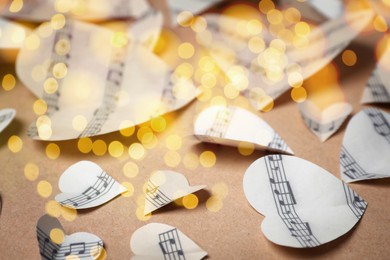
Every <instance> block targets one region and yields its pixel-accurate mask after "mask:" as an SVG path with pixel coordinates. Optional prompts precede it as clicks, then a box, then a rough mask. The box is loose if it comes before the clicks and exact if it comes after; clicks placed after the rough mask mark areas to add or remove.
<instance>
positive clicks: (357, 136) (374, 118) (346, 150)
mask: <svg viewBox="0 0 390 260" xmlns="http://www.w3.org/2000/svg"><path fill="white" fill-rule="evenodd" d="M389 154H390V114H388V113H386V112H384V111H381V110H379V109H376V108H367V109H364V110H363V111H361V112H359V113H358V114H356V115H355V116H354V117H353V118H352V119H351V121H350V122H349V124H348V126H347V130H346V132H345V136H344V139H343V146H342V148H341V153H340V173H341V178H342V179H343V180H344V181H345V182H354V181H360V180H365V179H377V178H385V177H390V171H389V169H390V161H389Z"/></svg>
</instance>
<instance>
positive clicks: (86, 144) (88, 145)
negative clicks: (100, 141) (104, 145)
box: [77, 137, 93, 153]
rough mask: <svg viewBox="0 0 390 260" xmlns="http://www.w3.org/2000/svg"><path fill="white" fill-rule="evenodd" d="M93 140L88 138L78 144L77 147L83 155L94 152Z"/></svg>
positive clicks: (80, 140)
mask: <svg viewBox="0 0 390 260" xmlns="http://www.w3.org/2000/svg"><path fill="white" fill-rule="evenodd" d="M92 145H93V143H92V140H91V139H90V138H88V137H83V138H80V139H79V140H78V142H77V147H78V149H79V151H80V152H82V153H89V152H90V151H91V150H92Z"/></svg>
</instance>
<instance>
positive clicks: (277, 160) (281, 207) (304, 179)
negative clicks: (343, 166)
mask: <svg viewBox="0 0 390 260" xmlns="http://www.w3.org/2000/svg"><path fill="white" fill-rule="evenodd" d="M244 192H245V196H246V198H247V199H248V201H249V203H250V204H251V205H252V207H253V208H255V210H256V211H258V212H259V213H260V214H262V215H264V216H265V219H264V220H263V223H262V224H261V230H262V231H263V233H264V235H265V236H266V238H267V239H269V240H270V241H272V242H274V243H276V244H279V245H282V246H288V247H296V248H305V247H316V246H319V245H322V244H324V243H327V242H329V241H332V240H334V239H336V238H338V237H340V236H342V235H343V234H345V233H347V232H348V231H349V230H351V229H352V227H353V226H354V225H355V224H356V223H357V222H358V221H359V219H360V218H361V217H362V215H363V213H364V212H365V210H366V208H367V203H366V202H365V201H364V200H363V199H362V198H361V197H360V196H359V195H358V194H357V193H356V192H354V191H353V190H352V189H350V188H349V187H348V186H347V185H346V184H345V183H343V182H342V181H340V180H339V179H337V178H336V177H334V176H333V175H332V174H330V173H329V172H328V171H326V170H324V169H323V168H321V167H319V166H317V165H315V164H313V163H311V162H308V161H306V160H303V159H300V158H297V157H293V156H288V155H269V156H265V157H262V158H260V159H258V160H257V161H255V162H254V163H252V165H251V166H249V168H248V169H247V171H246V173H245V175H244Z"/></svg>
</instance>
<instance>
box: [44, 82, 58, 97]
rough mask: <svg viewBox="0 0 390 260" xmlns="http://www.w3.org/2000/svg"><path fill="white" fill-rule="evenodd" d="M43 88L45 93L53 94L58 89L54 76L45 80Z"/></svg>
mask: <svg viewBox="0 0 390 260" xmlns="http://www.w3.org/2000/svg"><path fill="white" fill-rule="evenodd" d="M43 88H44V89H45V91H46V93H48V94H53V93H55V92H56V91H57V89H58V82H57V80H56V79H55V78H48V79H46V80H45V83H44V84H43Z"/></svg>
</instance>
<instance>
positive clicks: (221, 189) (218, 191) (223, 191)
mask: <svg viewBox="0 0 390 260" xmlns="http://www.w3.org/2000/svg"><path fill="white" fill-rule="evenodd" d="M211 192H212V193H213V194H214V195H215V196H218V197H220V198H221V199H224V198H226V197H227V195H228V194H229V188H228V186H227V185H226V184H225V183H223V182H220V183H217V184H215V185H214V186H213V188H212V189H211Z"/></svg>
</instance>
